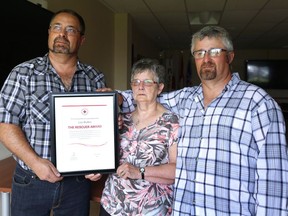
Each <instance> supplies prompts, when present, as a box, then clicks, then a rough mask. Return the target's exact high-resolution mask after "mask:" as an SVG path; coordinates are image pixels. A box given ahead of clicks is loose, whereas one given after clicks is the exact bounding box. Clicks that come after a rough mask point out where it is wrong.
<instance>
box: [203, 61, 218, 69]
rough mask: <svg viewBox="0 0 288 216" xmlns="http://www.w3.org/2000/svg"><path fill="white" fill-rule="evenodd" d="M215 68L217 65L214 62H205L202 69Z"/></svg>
mask: <svg viewBox="0 0 288 216" xmlns="http://www.w3.org/2000/svg"><path fill="white" fill-rule="evenodd" d="M212 66H215V64H214V63H213V62H204V63H203V64H202V65H201V67H202V68H203V67H212Z"/></svg>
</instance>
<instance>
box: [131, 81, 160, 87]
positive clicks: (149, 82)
mask: <svg viewBox="0 0 288 216" xmlns="http://www.w3.org/2000/svg"><path fill="white" fill-rule="evenodd" d="M141 83H143V85H144V86H152V85H154V84H158V82H155V81H154V80H151V79H145V80H139V79H134V80H132V81H131V85H132V86H139V85H140V84H141Z"/></svg>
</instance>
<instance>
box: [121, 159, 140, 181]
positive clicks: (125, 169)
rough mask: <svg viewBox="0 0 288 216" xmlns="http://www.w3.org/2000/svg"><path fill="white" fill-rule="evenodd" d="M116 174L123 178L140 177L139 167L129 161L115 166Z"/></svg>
mask: <svg viewBox="0 0 288 216" xmlns="http://www.w3.org/2000/svg"><path fill="white" fill-rule="evenodd" d="M117 175H118V176H119V177H121V178H124V179H141V173H140V171H139V168H138V167H135V166H133V165H132V164H130V163H124V164H122V165H120V166H119V167H118V168H117Z"/></svg>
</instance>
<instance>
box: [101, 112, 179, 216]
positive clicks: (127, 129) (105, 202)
mask: <svg viewBox="0 0 288 216" xmlns="http://www.w3.org/2000/svg"><path fill="white" fill-rule="evenodd" d="M123 120H124V124H123V126H122V129H121V131H120V137H121V144H120V164H122V163H124V162H129V163H131V164H133V165H134V166H137V167H146V166H157V165H161V164H167V163H168V162H169V151H168V150H169V147H170V146H171V145H173V144H174V143H176V142H177V135H178V134H177V132H178V127H179V124H178V117H177V116H176V115H175V114H173V113H171V112H168V111H167V112H165V113H163V114H162V116H161V117H159V118H158V119H157V120H156V122H155V123H153V124H151V125H149V126H147V127H145V128H142V129H141V130H137V129H136V128H135V127H134V124H133V121H132V115H131V113H126V114H123ZM172 203H173V185H167V184H159V183H152V182H149V181H146V180H142V179H127V180H125V179H123V178H120V177H119V176H118V175H117V174H116V173H114V174H110V175H109V176H108V178H107V180H106V183H105V187H104V190H103V193H102V198H101V205H102V206H103V208H104V209H105V210H106V211H107V212H108V213H109V214H110V215H119V216H120V215H121V216H125V215H127V216H128V215H129V216H130V215H133V216H134V215H157V216H158V215H163V216H164V215H171V213H172Z"/></svg>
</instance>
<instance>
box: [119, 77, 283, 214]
mask: <svg viewBox="0 0 288 216" xmlns="http://www.w3.org/2000/svg"><path fill="white" fill-rule="evenodd" d="M127 93H129V92H126V93H125V92H123V93H122V95H123V97H124V103H123V109H124V110H123V111H125V110H126V109H125V108H129V107H130V108H129V109H131V107H132V103H133V101H132V100H131V95H130V93H129V94H127ZM129 95H130V96H129ZM160 102H161V103H163V104H166V105H168V107H170V108H171V110H172V111H174V112H175V113H177V114H178V115H179V117H180V126H181V130H180V132H179V143H178V157H177V165H176V180H175V192H174V208H173V211H174V215H181V216H182V215H200V216H203V215H209V216H210V215H221V216H222V215H227V216H228V215H229V216H231V215H235V216H236V215H237V216H238V215H259V216H263V215H267V216H280V215H283V216H284V215H285V216H287V213H288V211H287V205H288V203H287V198H288V192H287V190H288V158H287V148H286V138H285V123H284V118H283V114H282V112H281V109H280V108H279V106H278V105H277V103H276V102H275V101H274V100H273V99H272V98H271V97H270V96H269V95H268V94H267V93H266V92H265V91H264V90H262V89H260V88H259V87H257V86H254V85H251V84H248V83H246V82H243V81H241V80H240V79H239V76H238V74H233V76H232V79H231V80H230V82H229V83H228V84H227V85H226V87H225V88H224V89H223V91H222V94H221V95H219V96H218V97H217V98H215V99H214V100H213V101H212V102H211V103H210V104H209V106H208V107H207V108H206V109H205V108H204V105H203V92H202V87H201V85H200V86H199V87H191V88H184V89H181V90H178V91H174V92H171V93H167V94H163V95H162V96H161V98H160Z"/></svg>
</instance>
